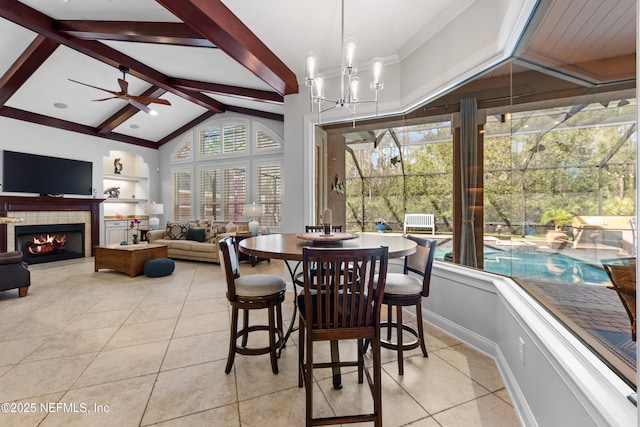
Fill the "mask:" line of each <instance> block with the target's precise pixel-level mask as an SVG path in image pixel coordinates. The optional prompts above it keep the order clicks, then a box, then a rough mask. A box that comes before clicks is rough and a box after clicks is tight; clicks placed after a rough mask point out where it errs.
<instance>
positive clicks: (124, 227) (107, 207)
mask: <svg viewBox="0 0 640 427" xmlns="http://www.w3.org/2000/svg"><path fill="white" fill-rule="evenodd" d="M116 159H119V162H118V164H117V165H116ZM115 170H118V171H119V172H120V173H114V172H115ZM103 171H104V173H103V175H102V185H103V191H104V192H105V193H104V196H103V197H104V202H103V204H102V206H103V209H104V227H103V232H104V242H105V243H106V244H116V243H120V242H121V241H123V240H130V237H131V235H132V234H133V231H132V230H131V229H130V227H129V224H130V221H131V220H132V219H134V218H136V219H138V220H140V221H141V223H140V224H139V226H138V227H137V228H139V229H140V230H145V229H148V228H149V223H148V218H149V217H148V215H147V214H146V212H145V209H144V207H145V204H146V203H148V202H149V166H148V165H147V164H146V163H145V162H144V160H143V159H142V157H141V156H139V155H137V154H134V153H129V152H126V151H111V152H110V153H109V156H107V157H104V159H103ZM114 187H115V188H117V189H118V192H119V195H118V197H109V194H108V193H107V191H108V190H109V189H111V188H114ZM128 238H129V239H128Z"/></svg>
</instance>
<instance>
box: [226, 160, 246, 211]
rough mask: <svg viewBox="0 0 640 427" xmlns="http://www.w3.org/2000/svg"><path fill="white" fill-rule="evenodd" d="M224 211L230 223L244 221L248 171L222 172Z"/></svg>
mask: <svg viewBox="0 0 640 427" xmlns="http://www.w3.org/2000/svg"><path fill="white" fill-rule="evenodd" d="M222 176H223V190H222V210H223V218H224V220H228V221H243V220H244V215H243V210H244V205H245V203H247V171H246V170H245V168H243V167H237V168H228V169H224V170H223V171H222Z"/></svg>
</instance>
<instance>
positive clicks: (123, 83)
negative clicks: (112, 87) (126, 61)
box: [118, 79, 129, 95]
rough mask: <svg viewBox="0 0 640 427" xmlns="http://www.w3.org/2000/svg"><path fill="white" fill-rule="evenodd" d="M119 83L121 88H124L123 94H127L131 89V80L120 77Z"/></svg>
mask: <svg viewBox="0 0 640 427" xmlns="http://www.w3.org/2000/svg"><path fill="white" fill-rule="evenodd" d="M118 84H119V85H120V89H122V93H123V94H125V95H126V94H127V93H128V92H127V90H128V89H129V82H128V81H126V80H123V79H118Z"/></svg>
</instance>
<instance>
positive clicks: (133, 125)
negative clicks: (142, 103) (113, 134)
mask: <svg viewBox="0 0 640 427" xmlns="http://www.w3.org/2000/svg"><path fill="white" fill-rule="evenodd" d="M129 127H130V128H131V129H138V128H139V127H140V126H138V125H137V124H135V123H134V124H132V125H129Z"/></svg>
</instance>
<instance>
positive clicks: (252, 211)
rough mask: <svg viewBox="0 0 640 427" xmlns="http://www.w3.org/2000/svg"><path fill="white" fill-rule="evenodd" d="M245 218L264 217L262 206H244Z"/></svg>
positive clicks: (253, 204)
mask: <svg viewBox="0 0 640 427" xmlns="http://www.w3.org/2000/svg"><path fill="white" fill-rule="evenodd" d="M244 216H246V217H249V218H255V217H257V216H262V205H256V204H255V203H252V204H250V205H244Z"/></svg>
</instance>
